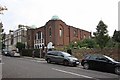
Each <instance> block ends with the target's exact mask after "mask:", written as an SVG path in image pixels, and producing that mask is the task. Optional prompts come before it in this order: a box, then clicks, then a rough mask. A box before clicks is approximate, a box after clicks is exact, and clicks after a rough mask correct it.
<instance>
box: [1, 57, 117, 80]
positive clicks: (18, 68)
mask: <svg viewBox="0 0 120 80" xmlns="http://www.w3.org/2000/svg"><path fill="white" fill-rule="evenodd" d="M2 62H3V64H2V77H3V78H85V79H87V80H104V79H108V80H110V79H115V80H118V78H119V76H118V75H116V74H113V73H107V72H100V71H95V70H85V69H83V68H82V66H78V67H68V66H63V65H60V64H48V63H47V62H46V61H44V60H36V59H32V58H31V59H27V58H15V57H5V56H3V57H2Z"/></svg>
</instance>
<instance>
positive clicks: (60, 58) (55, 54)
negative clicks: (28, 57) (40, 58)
mask: <svg viewBox="0 0 120 80" xmlns="http://www.w3.org/2000/svg"><path fill="white" fill-rule="evenodd" d="M45 59H46V61H47V63H51V62H55V63H62V64H63V65H65V66H68V65H69V66H77V65H79V60H78V59H77V58H75V57H74V56H72V55H70V54H69V53H66V52H62V51H49V52H47V54H46V57H45Z"/></svg>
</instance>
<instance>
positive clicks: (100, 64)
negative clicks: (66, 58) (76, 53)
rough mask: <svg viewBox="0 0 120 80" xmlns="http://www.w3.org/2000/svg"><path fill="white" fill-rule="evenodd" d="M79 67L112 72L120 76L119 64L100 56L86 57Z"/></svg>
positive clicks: (89, 55)
mask: <svg viewBox="0 0 120 80" xmlns="http://www.w3.org/2000/svg"><path fill="white" fill-rule="evenodd" d="M81 65H82V66H83V68H84V69H97V70H104V71H110V72H111V71H112V72H114V73H116V74H120V62H117V61H115V60H114V59H112V58H110V57H108V56H106V55H102V54H88V55H86V56H85V57H84V59H82V61H81Z"/></svg>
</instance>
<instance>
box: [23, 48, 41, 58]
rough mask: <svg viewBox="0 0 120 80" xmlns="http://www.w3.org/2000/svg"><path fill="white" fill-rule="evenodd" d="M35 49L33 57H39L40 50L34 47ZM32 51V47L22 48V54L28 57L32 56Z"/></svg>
mask: <svg viewBox="0 0 120 80" xmlns="http://www.w3.org/2000/svg"><path fill="white" fill-rule="evenodd" d="M34 51H35V55H34V56H35V57H37V58H39V57H40V50H39V49H34ZM32 52H33V49H23V50H22V54H21V55H22V56H28V57H32Z"/></svg>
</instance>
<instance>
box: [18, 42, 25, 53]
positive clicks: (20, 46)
mask: <svg viewBox="0 0 120 80" xmlns="http://www.w3.org/2000/svg"><path fill="white" fill-rule="evenodd" d="M16 48H18V50H19V51H20V52H21V50H22V49H25V44H23V43H21V42H17V44H16Z"/></svg>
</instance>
